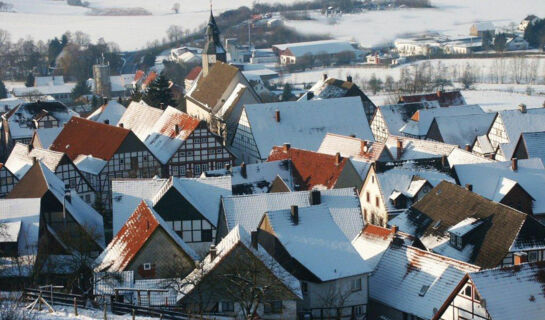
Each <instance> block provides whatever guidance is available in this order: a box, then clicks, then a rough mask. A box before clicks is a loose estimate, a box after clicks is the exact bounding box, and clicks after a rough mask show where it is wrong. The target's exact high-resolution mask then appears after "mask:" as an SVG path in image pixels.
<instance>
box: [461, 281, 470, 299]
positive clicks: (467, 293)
mask: <svg viewBox="0 0 545 320" xmlns="http://www.w3.org/2000/svg"><path fill="white" fill-rule="evenodd" d="M462 294H463V295H464V296H466V297H468V298H471V285H470V284H468V285H466V287H465V288H464V290H463V291H462Z"/></svg>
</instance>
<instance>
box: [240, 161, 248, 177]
mask: <svg viewBox="0 0 545 320" xmlns="http://www.w3.org/2000/svg"><path fill="white" fill-rule="evenodd" d="M240 175H241V176H242V177H243V178H244V179H246V178H247V177H248V172H247V171H246V164H245V163H244V162H243V163H241V164H240Z"/></svg>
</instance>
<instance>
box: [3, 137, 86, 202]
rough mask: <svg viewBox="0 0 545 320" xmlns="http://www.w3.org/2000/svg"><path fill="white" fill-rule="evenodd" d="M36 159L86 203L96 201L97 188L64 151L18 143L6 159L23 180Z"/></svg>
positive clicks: (15, 173) (9, 167) (7, 164)
mask: <svg viewBox="0 0 545 320" xmlns="http://www.w3.org/2000/svg"><path fill="white" fill-rule="evenodd" d="M35 161H41V162H42V163H43V164H44V165H46V166H47V168H48V169H49V170H51V172H53V173H55V175H56V176H57V177H58V178H59V179H61V181H62V182H64V185H65V186H68V187H69V188H70V189H73V190H74V191H75V192H76V193H77V194H78V195H79V196H80V198H81V199H83V200H84V201H85V202H86V203H88V204H93V203H94V200H95V192H96V190H95V189H93V187H92V186H91V184H90V183H89V182H88V181H87V179H86V178H85V177H84V176H83V174H82V173H81V171H79V170H78V168H77V167H76V166H75V165H74V163H73V162H72V160H70V158H68V156H67V155H66V154H64V153H61V152H56V151H52V150H48V149H42V148H34V147H32V145H28V146H27V145H24V144H22V143H16V144H15V147H14V148H13V150H12V151H11V153H10V155H9V158H8V160H7V161H6V167H7V168H8V169H9V170H11V172H13V174H14V175H15V176H16V177H17V178H18V179H19V180H21V179H22V178H23V177H24V176H25V175H26V174H27V172H28V170H30V168H31V167H32V166H33V165H34V163H35Z"/></svg>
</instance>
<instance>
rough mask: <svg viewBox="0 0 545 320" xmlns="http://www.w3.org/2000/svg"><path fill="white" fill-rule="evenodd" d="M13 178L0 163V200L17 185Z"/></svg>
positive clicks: (14, 177)
mask: <svg viewBox="0 0 545 320" xmlns="http://www.w3.org/2000/svg"><path fill="white" fill-rule="evenodd" d="M17 181H19V179H17V176H15V175H14V174H13V173H12V172H11V171H9V169H8V168H6V166H5V165H4V164H3V163H0V199H1V198H4V197H5V196H6V195H7V194H8V193H10V191H11V190H12V189H13V187H14V186H15V185H16V184H17Z"/></svg>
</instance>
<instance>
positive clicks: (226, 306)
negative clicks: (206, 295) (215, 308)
mask: <svg viewBox="0 0 545 320" xmlns="http://www.w3.org/2000/svg"><path fill="white" fill-rule="evenodd" d="M220 306H221V312H233V311H235V304H234V303H233V302H232V301H222V302H220Z"/></svg>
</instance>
